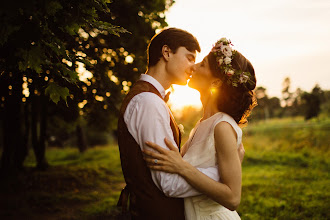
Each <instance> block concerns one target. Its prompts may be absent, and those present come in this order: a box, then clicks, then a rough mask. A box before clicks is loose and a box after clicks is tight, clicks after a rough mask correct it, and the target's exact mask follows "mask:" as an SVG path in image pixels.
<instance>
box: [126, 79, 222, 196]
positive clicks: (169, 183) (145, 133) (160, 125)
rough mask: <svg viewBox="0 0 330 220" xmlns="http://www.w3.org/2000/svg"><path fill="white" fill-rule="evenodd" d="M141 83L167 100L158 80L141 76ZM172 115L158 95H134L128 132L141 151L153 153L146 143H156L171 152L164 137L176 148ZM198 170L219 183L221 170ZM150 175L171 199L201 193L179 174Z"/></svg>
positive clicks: (129, 110)
mask: <svg viewBox="0 0 330 220" xmlns="http://www.w3.org/2000/svg"><path fill="white" fill-rule="evenodd" d="M140 80H143V81H146V82H149V83H151V84H152V85H153V86H154V87H155V88H156V89H157V90H158V91H159V93H160V94H161V95H162V97H163V98H164V96H165V89H164V88H163V86H162V85H161V84H160V83H159V82H158V81H157V80H156V79H155V78H153V77H152V76H150V75H147V74H142V75H141V77H140ZM169 114H172V113H171V111H170V110H169V108H168V106H167V105H166V103H165V102H164V101H163V100H162V99H161V98H160V97H159V96H158V95H156V94H154V93H151V92H143V93H140V94H138V95H136V96H134V97H133V98H132V99H131V101H130V102H129V104H128V105H127V108H126V111H125V113H124V121H125V123H126V125H127V128H128V131H129V132H130V134H131V135H132V136H133V138H134V139H135V141H136V142H137V143H138V144H139V145H140V147H141V149H149V150H150V148H149V147H148V146H147V145H146V144H145V142H146V141H151V142H154V143H156V144H158V145H159V146H161V147H163V148H166V149H168V147H167V146H166V144H165V142H164V138H165V137H167V138H168V139H169V140H171V141H172V143H173V144H175V146H177V145H176V143H175V141H174V137H173V133H172V130H171V126H170V115H169ZM197 169H198V170H200V171H201V172H202V173H204V174H205V175H207V176H209V177H210V178H212V179H214V180H216V181H219V174H218V167H209V168H197ZM151 176H152V179H153V181H154V183H155V184H156V186H157V187H158V188H159V189H160V190H161V191H163V192H164V193H165V195H167V196H169V197H180V198H185V197H190V196H196V195H200V194H201V193H200V192H198V191H197V190H195V189H194V188H192V186H190V185H189V184H188V183H187V182H186V180H185V179H184V178H182V177H181V176H180V175H178V174H171V173H165V172H161V171H155V170H151Z"/></svg>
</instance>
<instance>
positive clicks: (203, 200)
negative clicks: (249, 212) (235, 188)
mask: <svg viewBox="0 0 330 220" xmlns="http://www.w3.org/2000/svg"><path fill="white" fill-rule="evenodd" d="M222 121H225V122H227V123H229V124H230V125H231V126H232V127H233V128H234V130H235V131H236V133H237V147H239V145H240V144H241V142H242V130H241V129H240V127H239V126H238V125H237V123H236V122H235V121H234V119H233V118H232V117H231V116H229V115H227V114H225V113H222V112H218V113H216V114H214V115H213V116H211V117H209V118H207V119H206V120H204V121H201V122H198V123H197V124H196V126H195V128H194V129H193V130H192V132H191V133H190V136H189V139H188V141H187V142H186V146H184V147H188V150H187V152H186V153H185V155H184V156H183V158H184V160H185V161H187V162H189V163H190V164H191V165H193V166H194V167H197V168H206V167H210V166H217V165H218V163H217V157H216V150H215V144H214V128H215V126H216V125H217V124H218V123H219V122H222ZM220 179H221V174H220ZM184 205H185V215H186V219H187V220H209V219H212V220H215V219H228V220H233V219H234V220H236V219H240V217H239V215H238V214H237V212H236V211H230V210H229V209H227V208H225V207H224V206H222V205H220V204H218V203H216V202H214V201H213V200H211V199H209V198H208V197H207V196H205V195H201V196H194V197H188V198H185V199H184Z"/></svg>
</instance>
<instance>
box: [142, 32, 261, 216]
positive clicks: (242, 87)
mask: <svg viewBox="0 0 330 220" xmlns="http://www.w3.org/2000/svg"><path fill="white" fill-rule="evenodd" d="M231 45H232V44H231V42H230V41H229V40H227V39H226V38H221V39H220V40H219V41H217V42H216V44H215V45H214V47H213V48H212V50H211V52H210V53H209V54H208V55H207V56H206V57H205V58H204V59H203V61H202V62H201V63H198V64H196V65H195V68H194V73H193V74H192V77H191V79H190V81H189V84H188V85H189V86H190V87H192V88H194V89H197V90H198V91H199V92H200V94H201V101H202V104H203V110H204V113H203V118H202V119H201V120H200V121H199V122H198V123H197V124H196V126H195V128H194V129H193V130H192V132H191V133H190V136H189V139H188V141H187V142H186V143H185V145H184V146H183V147H182V150H181V154H180V152H179V151H178V149H177V148H176V147H174V146H173V145H172V144H171V143H170V142H169V141H167V140H166V139H165V142H166V145H167V146H168V147H169V149H170V150H166V149H163V148H161V147H160V146H158V145H156V144H154V143H151V142H147V144H148V145H149V146H150V147H151V148H153V149H154V150H156V151H158V152H159V153H157V152H156V151H144V153H145V155H146V156H145V160H146V161H147V164H148V166H149V167H150V168H151V169H154V170H159V171H164V172H170V173H177V174H179V175H181V176H182V177H183V178H185V179H186V181H187V182H188V183H189V184H191V185H192V186H193V187H194V188H195V189H197V190H198V191H200V192H201V193H202V194H203V195H200V196H194V197H189V198H185V199H184V203H185V216H186V219H188V220H195V219H196V220H197V219H198V220H199V219H240V217H239V215H238V214H237V212H236V211H235V210H236V209H237V207H238V205H239V203H240V199H241V182H242V181H241V176H242V173H241V162H240V158H239V154H238V151H237V149H238V147H239V146H240V144H241V143H242V130H241V128H240V127H239V126H240V125H243V124H245V123H246V122H247V120H246V119H247V116H249V114H250V112H251V110H252V109H253V108H254V106H255V105H256V99H255V95H254V92H253V89H254V88H255V86H256V78H255V73H254V69H253V66H252V64H251V63H250V62H249V61H248V60H247V59H246V58H245V57H244V56H243V55H242V54H241V53H239V52H238V51H235V50H232V47H231ZM182 157H183V159H182ZM211 166H218V170H219V175H220V180H219V182H217V181H214V180H212V179H211V178H209V177H207V176H206V175H204V174H203V173H201V172H199V171H198V170H197V169H196V168H206V167H211Z"/></svg>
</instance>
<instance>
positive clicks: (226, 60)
mask: <svg viewBox="0 0 330 220" xmlns="http://www.w3.org/2000/svg"><path fill="white" fill-rule="evenodd" d="M223 61H225V64H230V63H231V58H230V57H226V58H225V59H223Z"/></svg>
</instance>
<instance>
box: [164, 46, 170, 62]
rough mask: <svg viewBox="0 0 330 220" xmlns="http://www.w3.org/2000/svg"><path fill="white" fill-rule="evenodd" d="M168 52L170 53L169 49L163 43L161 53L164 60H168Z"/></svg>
mask: <svg viewBox="0 0 330 220" xmlns="http://www.w3.org/2000/svg"><path fill="white" fill-rule="evenodd" d="M170 53H171V49H170V48H169V47H168V46H167V45H164V46H163V47H162V54H163V57H164V59H165V60H166V61H168V59H169V58H170Z"/></svg>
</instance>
